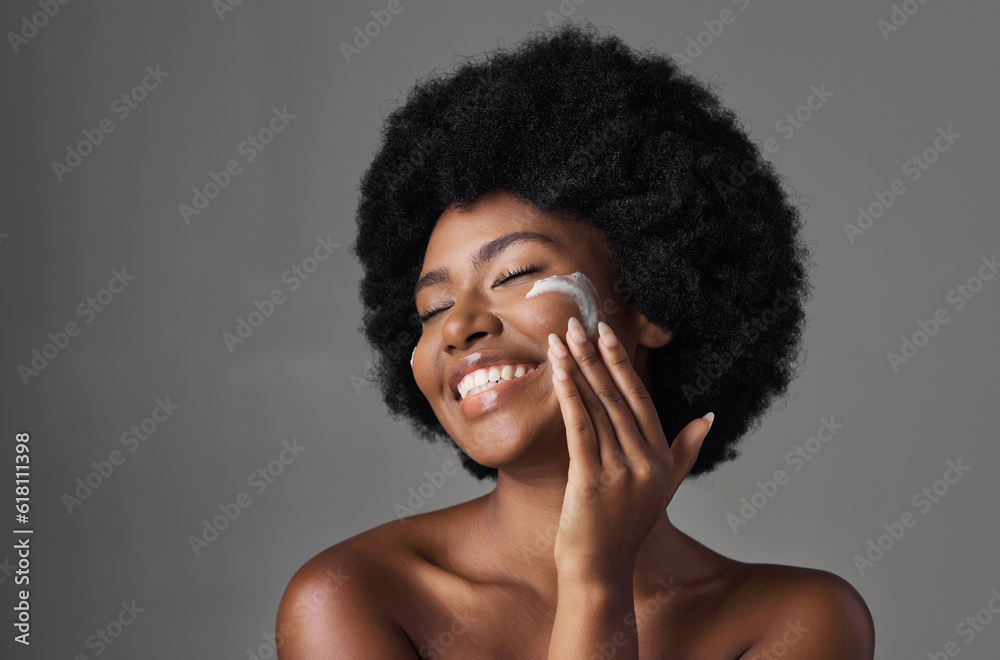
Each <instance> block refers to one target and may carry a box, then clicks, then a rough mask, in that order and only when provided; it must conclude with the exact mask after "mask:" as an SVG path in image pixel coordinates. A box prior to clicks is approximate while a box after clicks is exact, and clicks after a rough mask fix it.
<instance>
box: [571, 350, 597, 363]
mask: <svg viewBox="0 0 1000 660" xmlns="http://www.w3.org/2000/svg"><path fill="white" fill-rule="evenodd" d="M576 361H577V362H579V363H580V365H581V366H584V367H595V366H597V365H598V364H600V363H601V360H600V358H598V357H597V354H596V353H592V352H590V351H588V352H586V353H584V354H583V355H581V356H580V357H578V358H576Z"/></svg>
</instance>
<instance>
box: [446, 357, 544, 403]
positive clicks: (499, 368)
mask: <svg viewBox="0 0 1000 660" xmlns="http://www.w3.org/2000/svg"><path fill="white" fill-rule="evenodd" d="M540 366H541V363H538V362H520V363H511V364H496V365H491V366H489V367H483V368H482V369H476V370H475V371H472V372H469V373H468V374H466V375H465V377H464V378H462V380H460V381H459V383H458V397H457V400H458V401H465V400H466V399H468V398H470V397H473V396H476V395H477V394H480V393H482V392H486V391H487V390H491V389H493V388H494V387H496V386H497V385H502V384H503V383H508V382H511V381H514V380H518V379H519V378H523V377H524V376H527V375H528V374H530V373H532V372H534V371H535V370H536V369H538V368H539V367H540Z"/></svg>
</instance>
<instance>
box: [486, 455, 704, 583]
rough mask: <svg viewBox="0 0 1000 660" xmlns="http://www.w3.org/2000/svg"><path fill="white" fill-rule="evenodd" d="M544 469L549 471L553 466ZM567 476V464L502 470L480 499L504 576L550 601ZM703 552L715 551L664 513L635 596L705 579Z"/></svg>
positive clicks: (643, 557) (638, 572) (645, 553)
mask: <svg viewBox="0 0 1000 660" xmlns="http://www.w3.org/2000/svg"><path fill="white" fill-rule="evenodd" d="M567 460H568V459H567ZM546 467H547V468H549V469H550V470H551V468H552V465H551V463H550V464H548V465H547V466H546ZM567 472H568V464H567V465H566V466H565V469H561V470H556V471H555V472H551V471H550V472H547V473H546V474H534V475H525V474H524V473H523V472H518V474H516V475H515V474H511V473H510V472H507V471H505V470H500V473H499V475H498V477H497V487H496V488H495V489H494V490H493V491H492V492H491V493H489V494H487V495H485V496H484V497H483V498H482V501H483V504H482V507H481V513H482V516H481V520H482V523H481V524H482V525H483V526H484V527H485V530H484V535H485V537H486V538H487V539H489V540H490V544H491V546H492V548H493V551H494V552H495V553H496V554H497V557H496V560H497V563H496V565H497V566H500V567H502V570H503V573H504V575H505V577H507V578H508V579H510V580H512V581H515V582H519V583H526V584H527V585H528V586H529V587H531V588H532V589H534V590H536V591H537V592H539V593H540V595H541V596H542V597H543V598H546V599H551V602H555V600H556V595H557V589H558V582H557V576H558V574H557V571H556V564H555V558H554V556H553V553H554V547H555V539H556V534H557V532H558V530H559V519H560V515H561V512H562V503H563V497H564V495H565V493H566V484H567V477H566V475H567ZM699 548H701V549H703V550H705V551H707V552H711V551H708V550H707V548H704V547H703V546H701V544H699V543H697V542H696V541H694V540H693V539H691V538H690V537H688V536H687V535H686V534H684V533H683V532H681V531H680V530H678V529H676V528H675V527H674V526H673V524H671V522H670V520H669V518H668V517H667V513H666V511H664V512H663V515H661V516H660V518H659V520H657V522H656V524H655V525H654V526H653V529H652V530H651V531H650V532H649V534H647V536H646V538H645V539H644V540H643V542H642V545H641V546H640V548H639V552H638V555H637V556H636V565H635V573H634V576H635V577H634V587H635V591H636V594H637V595H640V594H644V595H646V594H648V595H652V594H656V593H658V592H662V591H663V590H664V589H669V588H673V587H676V586H679V585H682V584H684V583H686V582H690V581H694V579H697V578H698V577H704V574H705V569H706V564H705V562H704V560H705V559H706V556H705V555H704V554H701V553H699V550H698V549H699ZM711 554H713V555H714V554H715V553H711ZM716 557H719V556H718V555H716ZM668 585H669V586H668Z"/></svg>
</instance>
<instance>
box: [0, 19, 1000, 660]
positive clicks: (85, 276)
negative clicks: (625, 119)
mask: <svg viewBox="0 0 1000 660" xmlns="http://www.w3.org/2000/svg"><path fill="white" fill-rule="evenodd" d="M562 21H573V22H580V23H583V22H590V23H592V24H593V25H595V26H598V27H600V28H601V29H604V30H611V31H613V32H614V33H615V34H617V35H619V36H621V37H622V38H623V39H624V40H625V41H626V42H627V43H628V44H630V45H631V46H633V47H635V48H640V49H642V48H648V49H651V50H656V51H658V52H663V53H669V54H672V55H673V57H674V58H675V59H676V61H677V62H678V63H680V64H681V65H682V66H683V68H684V69H685V70H687V71H689V72H691V73H693V74H695V75H697V76H698V77H699V78H700V79H702V80H705V81H709V82H710V83H711V84H712V85H713V87H714V88H715V89H716V90H717V92H718V93H719V95H720V96H721V97H722V98H723V100H724V102H725V103H726V104H727V105H729V106H730V107H732V108H733V109H734V110H735V111H736V112H737V113H738V115H739V117H740V119H741V121H742V122H743V124H744V125H745V126H746V128H747V130H748V132H749V133H750V135H751V137H752V139H753V140H754V141H755V142H756V143H757V144H758V145H759V146H760V148H761V150H762V153H764V154H765V155H766V157H767V158H768V159H769V160H770V161H771V162H772V163H774V165H775V168H776V169H777V171H778V172H780V174H781V175H782V178H783V182H784V184H785V185H786V187H787V189H788V190H789V191H790V194H792V195H793V199H794V200H795V203H796V204H797V205H798V206H799V208H800V209H802V213H803V218H804V220H805V226H804V229H803V238H804V239H805V240H806V242H807V243H808V245H809V248H810V252H811V255H812V256H811V259H812V265H811V272H810V279H811V281H812V283H813V285H814V287H815V288H814V292H813V296H812V298H811V299H810V300H809V302H808V304H807V313H808V325H807V329H806V333H805V338H804V351H803V355H802V365H803V366H802V370H801V373H800V374H799V376H798V377H797V378H796V380H795V381H794V382H793V383H792V386H791V389H790V390H789V392H788V395H787V396H786V397H784V398H783V399H782V400H780V401H779V402H777V403H776V404H775V405H774V406H773V408H772V409H771V411H770V413H769V414H768V416H767V417H766V418H765V419H764V422H763V423H762V425H761V426H760V427H759V428H757V429H755V430H754V431H753V433H751V434H750V435H748V436H747V437H746V438H745V440H744V441H743V443H742V444H741V445H740V451H741V456H740V458H738V459H737V460H735V461H733V462H730V463H726V464H724V465H723V466H722V467H720V468H719V469H718V470H716V471H715V472H713V473H711V474H708V475H703V476H701V477H698V478H691V479H689V480H688V481H687V482H685V484H684V485H683V486H682V487H681V489H680V491H679V492H678V494H677V496H676V497H675V499H674V501H673V502H672V503H671V504H670V507H669V513H670V517H671V520H672V521H673V522H674V524H675V525H676V526H677V527H679V528H680V529H681V530H683V531H685V532H686V533H688V534H690V535H691V536H693V537H694V538H696V539H697V540H699V541H701V542H702V543H705V544H706V545H707V546H709V547H711V548H713V549H715V550H717V551H718V552H721V553H723V554H725V555H727V556H729V557H732V558H734V559H738V560H741V561H746V562H768V563H779V564H792V565H799V566H808V567H811V568H818V569H823V570H826V571H830V572H833V573H836V574H837V575H839V576H841V577H843V578H844V579H846V580H848V581H849V582H850V583H851V584H852V585H854V587H855V588H856V589H857V590H858V591H859V592H860V593H861V594H862V596H863V597H864V599H865V601H866V603H867V604H868V606H869V607H870V609H871V612H872V615H873V617H874V620H875V626H876V632H877V650H876V657H878V658H882V659H890V658H927V657H931V658H944V657H954V656H956V655H958V654H959V653H960V654H961V657H968V658H996V657H998V654H1000V565H998V563H997V561H996V557H997V547H998V544H1000V533H998V528H997V516H996V511H995V508H996V504H997V501H998V500H1000V480H998V479H997V478H996V470H997V468H998V458H1000V448H998V443H997V440H998V437H997V435H998V434H997V424H996V420H995V418H994V414H995V413H996V407H997V402H998V393H1000V387H998V384H997V373H998V369H1000V351H998V349H997V342H996V337H997V327H998V321H1000V314H998V308H1000V277H998V274H1000V273H998V271H1000V262H998V254H1000V225H998V216H997V204H996V199H995V198H996V193H997V182H996V176H997V165H996V158H997V152H998V147H1000V143H998V137H1000V130H998V128H997V122H996V118H997V116H998V115H1000V98H998V87H997V84H996V69H997V65H998V61H997V59H998V58H997V51H996V35H995V30H996V25H997V24H998V23H1000V9H998V7H997V6H996V5H995V4H993V3H987V2H980V3H972V2H963V3H944V2H926V1H924V0H920V2H917V1H916V0H905V1H898V2H889V1H888V0H878V1H875V2H870V1H861V0H852V1H850V2H820V1H818V0H813V1H808V2H801V1H793V0H711V1H710V2H695V1H694V0H683V1H673V2H652V1H640V0H633V1H616V2H610V1H608V0H572V1H570V0H551V2H544V1H543V2H504V3H499V2H485V1H481V0H473V1H469V0H462V1H459V0H398V1H397V0H392V1H391V2H386V1H385V0H365V1H363V2H339V3H334V2H327V3H324V2H315V1H314V2H307V1H305V0H294V1H287V2H280V3H278V2H270V3H265V2H259V1H254V0H246V1H241V0H197V1H194V0H184V1H176V2H149V1H131V2H126V1H125V0H108V1H106V2H100V3H96V2H94V3H90V2H82V1H80V0H77V1H76V2H70V1H69V0H58V1H56V0H8V1H7V2H4V3H3V6H2V8H0V28H2V32H3V33H4V35H5V36H4V41H5V44H4V47H3V52H2V53H0V72H2V96H3V107H2V113H3V174H2V198H0V209H2V217H0V296H2V306H0V315H2V319H3V320H2V347H3V356H2V364H0V367H2V369H3V375H2V378H0V388H2V389H0V410H2V414H0V438H2V442H3V445H2V446H3V448H4V449H3V451H2V452H0V456H2V460H3V466H2V468H0V472H2V473H3V474H4V478H3V480H2V482H3V488H2V489H0V492H2V497H3V498H4V500H3V507H2V510H3V511H4V512H5V513H4V515H5V516H7V517H5V518H4V519H3V524H2V525H0V534H2V536H3V539H4V540H3V543H2V544H0V584H2V611H3V612H4V614H3V624H4V625H3V626H2V629H3V630H4V631H5V632H4V635H3V636H4V639H3V641H2V648H3V649H4V650H3V651H2V652H0V655H2V656H3V657H4V658H39V659H41V658H45V659H49V658H74V659H77V660H85V659H87V658H98V657H100V658H102V659H103V658H109V659H114V658H122V659H125V658H133V659H135V658H143V659H159V658H163V659H166V658H204V659H206V660H207V659H212V660H216V659H219V658H232V659H233V660H246V659H248V658H261V659H266V658H270V657H274V647H275V644H276V640H275V638H274V636H273V633H274V629H275V616H276V613H277V607H278V603H279V600H280V598H281V595H282V592H283V590H284V588H285V586H286V585H287V584H288V580H289V579H290V577H291V576H292V574H293V573H294V572H295V570H296V569H297V568H298V567H299V566H301V565H302V563H303V562H305V561H306V560H307V559H309V558H310V557H312V556H313V555H315V554H316V553H318V552H320V551H321V550H323V549H325V548H327V547H329V546H330V545H333V544H335V543H337V542H339V541H342V540H344V539H346V538H348V537H350V536H353V535H355V534H358V533H360V532H362V531H365V530H367V529H370V528H372V527H374V526H376V525H379V524H382V523H385V522H389V521H394V520H396V519H397V518H401V517H405V516H407V515H412V514H416V513H423V512H426V511H431V510H436V509H440V508H443V507H448V506H452V505H454V504H457V503H460V502H463V501H466V500H468V499H471V498H474V497H478V496H480V495H482V494H484V493H487V492H488V491H489V490H491V489H492V488H493V485H494V484H493V482H491V481H484V482H479V481H476V480H475V479H474V478H472V477H471V476H469V474H468V473H466V472H465V471H464V470H462V469H461V468H459V469H457V470H456V469H454V468H455V466H457V465H458V459H457V457H456V455H455V453H454V451H452V450H446V449H444V447H443V445H436V446H435V445H428V444H425V443H423V442H421V441H420V440H418V439H417V438H416V437H415V436H414V434H413V432H412V430H411V429H410V427H409V426H407V425H406V424H405V423H404V422H403V421H401V420H398V419H393V418H391V417H390V416H389V415H388V414H387V409H386V406H385V404H384V403H383V401H382V399H381V396H380V393H379V391H378V389H377V388H376V387H375V386H374V384H373V382H372V380H371V379H370V375H371V374H370V369H371V365H372V358H373V355H372V353H371V351H370V350H369V348H368V347H367V346H366V344H365V342H364V340H363V338H362V336H361V334H360V333H359V330H358V329H359V327H360V325H361V305H360V301H359V297H358V283H359V280H360V276H361V271H360V268H359V266H358V263H357V261H356V260H355V259H354V258H353V257H352V256H351V255H350V254H349V252H348V248H349V246H350V245H351V243H352V242H353V241H354V238H355V219H354V214H355V211H356V207H357V202H358V190H357V186H358V181H359V179H360V176H361V174H362V172H363V171H364V169H365V168H366V167H367V166H368V164H369V162H370V160H371V157H372V155H373V153H374V150H375V149H376V146H377V144H378V140H379V132H380V130H381V127H382V123H383V120H384V118H385V116H386V115H387V113H388V112H390V111H391V110H392V109H393V108H395V107H397V106H398V105H399V104H400V103H401V102H402V101H403V100H404V99H405V94H406V92H407V90H409V89H410V87H411V86H412V85H413V84H414V82H415V81H417V80H419V79H422V78H424V77H425V76H427V75H428V74H430V73H432V72H434V71H435V70H439V72H440V71H441V70H451V68H453V67H454V66H455V65H456V64H457V63H459V62H461V61H462V60H463V58H466V57H474V56H476V55H477V54H482V53H483V52H484V51H489V50H492V49H494V48H496V47H499V46H504V45H514V44H516V43H517V42H518V41H520V40H522V39H523V38H524V37H526V36H527V35H528V34H529V33H530V32H531V31H532V30H540V29H548V28H549V27H550V26H554V25H556V24H558V23H560V22H562ZM734 176H737V177H738V173H737V174H736V175H734ZM723 183H727V182H723ZM728 183H729V184H732V185H739V182H738V178H737V180H735V181H733V182H728ZM19 457H27V458H19ZM945 654H948V655H947V656H946V655H945Z"/></svg>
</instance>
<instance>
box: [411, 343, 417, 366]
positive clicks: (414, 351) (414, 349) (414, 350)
mask: <svg viewBox="0 0 1000 660" xmlns="http://www.w3.org/2000/svg"><path fill="white" fill-rule="evenodd" d="M416 352H417V347H416V346H414V347H413V353H410V369H412V368H413V355H414V353H416Z"/></svg>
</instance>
